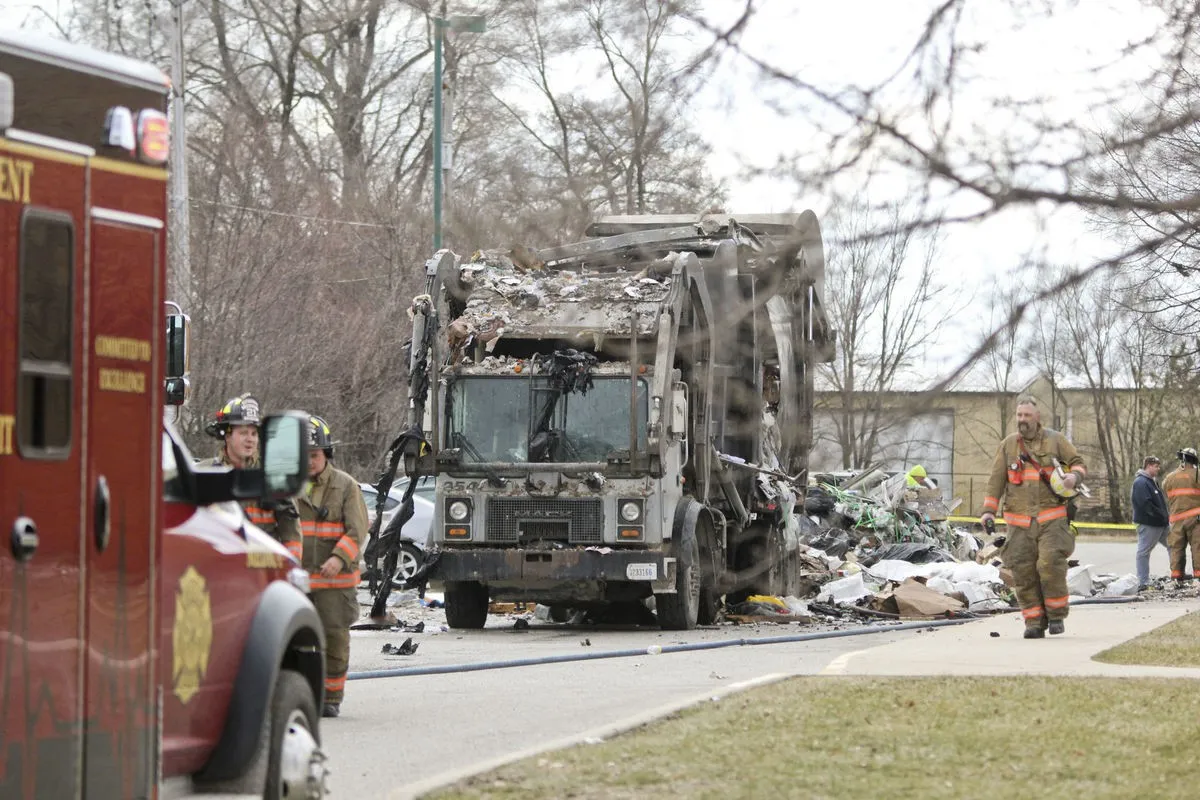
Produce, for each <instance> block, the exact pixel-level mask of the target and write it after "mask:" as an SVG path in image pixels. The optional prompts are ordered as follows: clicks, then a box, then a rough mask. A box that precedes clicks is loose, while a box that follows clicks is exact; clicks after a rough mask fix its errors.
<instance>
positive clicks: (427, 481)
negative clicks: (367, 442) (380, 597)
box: [358, 478, 434, 588]
mask: <svg viewBox="0 0 1200 800" xmlns="http://www.w3.org/2000/svg"><path fill="white" fill-rule="evenodd" d="M418 480H419V481H420V483H418V484H417V488H416V490H415V491H414V492H413V515H412V519H410V520H409V521H408V522H406V523H404V529H403V530H402V531H401V532H400V561H399V563H398V564H397V565H396V574H395V575H394V576H392V583H393V585H394V586H395V587H396V588H399V587H401V586H403V584H404V581H406V580H408V579H409V578H410V577H412V575H413V573H415V572H416V571H417V569H418V568H419V567H420V566H421V564H422V563H423V562H424V561H425V551H426V550H427V549H428V548H429V536H430V533H431V532H432V528H433V511H434V505H433V492H434V479H433V478H420V479H418ZM358 486H359V488H360V489H362V493H363V500H365V501H366V503H367V521H368V522H373V521H374V520H375V503H376V499H377V498H378V494H377V493H376V491H375V487H374V486H372V485H371V484H369V483H360V484H359V485H358ZM407 488H408V478H401V479H400V480H398V481H396V482H395V483H393V484H392V488H391V490H390V491H388V496H387V498H386V499H385V500H384V501H383V518H382V519H381V520H380V523H379V530H380V531H381V532H382V531H385V530H387V526H388V523H389V522H391V521H392V518H393V517H395V516H396V514H397V513H398V512H399V511H400V504H401V502H403V500H404V490H405V489H407Z"/></svg>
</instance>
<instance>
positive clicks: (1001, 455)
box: [980, 397, 1087, 639]
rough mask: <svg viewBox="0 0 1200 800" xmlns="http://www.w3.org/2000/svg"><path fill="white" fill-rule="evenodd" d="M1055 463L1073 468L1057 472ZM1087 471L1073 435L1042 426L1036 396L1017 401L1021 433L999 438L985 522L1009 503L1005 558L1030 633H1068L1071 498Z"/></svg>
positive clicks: (1072, 545)
mask: <svg viewBox="0 0 1200 800" xmlns="http://www.w3.org/2000/svg"><path fill="white" fill-rule="evenodd" d="M1056 462H1057V463H1058V465H1061V467H1062V468H1063V469H1064V470H1069V471H1068V472H1067V473H1066V474H1065V475H1063V476H1062V477H1061V479H1059V478H1057V477H1056V476H1055V467H1056ZM1086 474H1087V469H1086V468H1085V467H1084V465H1083V458H1082V457H1081V456H1080V455H1079V452H1078V451H1077V450H1076V449H1075V446H1074V445H1073V444H1071V442H1070V441H1068V440H1067V437H1066V436H1064V435H1063V434H1061V433H1059V432H1058V431H1053V430H1050V429H1049V428H1043V427H1042V422H1041V412H1039V411H1038V407H1037V403H1036V402H1035V401H1034V400H1033V398H1030V397H1026V398H1022V399H1021V400H1020V401H1019V402H1018V403H1017V432H1016V433H1013V434H1010V435H1008V436H1006V437H1005V438H1004V441H1002V442H1001V443H1000V449H999V451H997V453H996V459H995V461H994V462H993V463H992V472H991V476H990V477H989V478H988V484H987V492H986V495H985V496H984V498H983V509H984V510H983V514H982V515H980V522H982V523H984V525H985V526H986V525H988V524H989V523H991V522H994V520H995V518H996V513H997V512H998V511H999V510H1000V501H1001V499H1003V501H1004V521H1005V522H1006V523H1007V524H1008V541H1006V542H1005V544H1004V548H1003V549H1002V550H1001V553H1000V555H1001V558H1003V559H1004V563H1005V565H1006V566H1008V568H1009V569H1011V570H1012V573H1013V581H1014V583H1015V584H1016V586H1015V588H1016V592H1017V602H1018V603H1019V604H1020V606H1021V615H1022V616H1023V617H1024V618H1025V638H1026V639H1041V638H1042V637H1044V636H1045V635H1046V632H1047V631H1049V632H1050V633H1051V634H1058V633H1063V631H1064V630H1065V629H1066V626H1065V625H1064V622H1063V621H1064V620H1065V619H1066V617H1067V559H1068V558H1069V557H1070V555H1071V553H1072V552H1073V551H1074V550H1075V540H1074V538H1073V537H1072V535H1071V526H1070V521H1069V520H1068V519H1067V505H1066V496H1064V495H1063V494H1060V493H1057V492H1056V491H1055V489H1054V488H1052V481H1057V480H1061V482H1060V483H1059V486H1058V487H1057V488H1058V489H1059V491H1060V492H1065V493H1066V494H1067V495H1072V494H1074V493H1075V491H1076V488H1077V487H1078V486H1079V484H1080V483H1081V482H1082V481H1083V478H1084V476H1085V475H1086Z"/></svg>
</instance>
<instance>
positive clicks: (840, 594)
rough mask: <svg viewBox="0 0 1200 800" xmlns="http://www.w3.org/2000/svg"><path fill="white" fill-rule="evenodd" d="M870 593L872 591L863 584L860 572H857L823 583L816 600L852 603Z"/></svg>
mask: <svg viewBox="0 0 1200 800" xmlns="http://www.w3.org/2000/svg"><path fill="white" fill-rule="evenodd" d="M871 594H872V592H871V591H870V590H869V589H868V588H867V587H866V586H865V585H864V584H863V577H862V573H861V572H859V573H855V574H854V575H851V576H850V577H848V578H841V579H839V580H836V581H830V582H829V583H827V584H825V585H824V586H822V587H821V592H820V593H819V594H818V595H817V600H818V602H821V603H829V602H832V603H838V604H842V603H854V602H855V601H857V600H859V599H861V598H863V597H868V596H869V595H871Z"/></svg>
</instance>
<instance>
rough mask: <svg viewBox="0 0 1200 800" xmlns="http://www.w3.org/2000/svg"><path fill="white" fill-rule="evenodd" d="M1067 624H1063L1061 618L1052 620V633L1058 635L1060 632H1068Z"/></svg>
mask: <svg viewBox="0 0 1200 800" xmlns="http://www.w3.org/2000/svg"><path fill="white" fill-rule="evenodd" d="M1066 630H1067V626H1066V625H1064V624H1063V621H1062V620H1061V619H1052V620H1050V635H1051V636H1057V635H1058V634H1060V633H1066Z"/></svg>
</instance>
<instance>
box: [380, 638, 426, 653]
mask: <svg viewBox="0 0 1200 800" xmlns="http://www.w3.org/2000/svg"><path fill="white" fill-rule="evenodd" d="M420 646H421V645H419V644H414V643H413V640H412V637H411V636H410V637H408V638H407V639H405V640H404V642H403V644H401V645H400V646H399V647H397V646H396V645H394V644H391V643H390V642H387V643H385V644H384V645H383V649H382V650H381V651H380V652H382V653H383V654H384V655H385V656H411V655H412V654H413V653H415V652H417V648H418V647H420Z"/></svg>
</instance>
